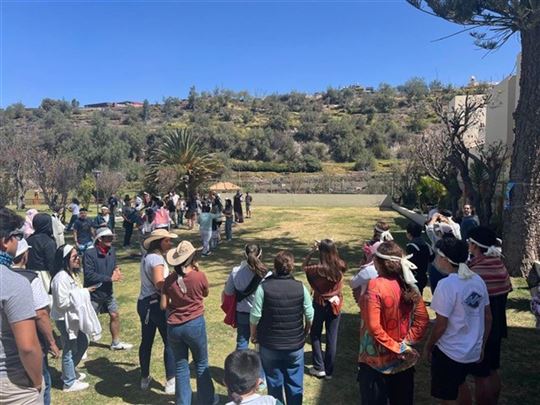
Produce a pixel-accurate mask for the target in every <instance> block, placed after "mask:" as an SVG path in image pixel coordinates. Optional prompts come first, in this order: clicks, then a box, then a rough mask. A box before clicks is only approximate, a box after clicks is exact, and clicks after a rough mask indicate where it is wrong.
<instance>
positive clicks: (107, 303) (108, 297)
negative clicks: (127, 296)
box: [83, 227, 133, 350]
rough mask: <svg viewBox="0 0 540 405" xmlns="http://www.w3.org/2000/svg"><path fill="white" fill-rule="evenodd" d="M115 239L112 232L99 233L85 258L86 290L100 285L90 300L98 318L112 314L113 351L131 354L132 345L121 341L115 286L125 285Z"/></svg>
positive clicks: (105, 230) (100, 230)
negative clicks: (117, 284)
mask: <svg viewBox="0 0 540 405" xmlns="http://www.w3.org/2000/svg"><path fill="white" fill-rule="evenodd" d="M113 238H114V236H113V233H112V231H111V230H110V229H109V228H107V227H105V228H100V229H98V231H97V234H96V238H95V241H94V248H93V249H88V250H87V251H86V252H85V253H84V257H83V268H84V286H85V287H93V286H95V285H99V287H97V288H96V289H95V291H92V292H91V294H90V299H91V301H92V306H93V307H94V310H95V311H96V313H97V314H103V313H108V314H109V317H110V323H109V328H110V331H111V337H112V343H111V350H129V349H131V348H132V347H133V345H132V344H130V343H124V342H122V341H120V314H119V311H118V303H117V302H116V298H115V297H114V295H113V283H117V282H119V281H122V272H121V271H120V267H118V266H117V265H116V250H115V249H114V247H113V246H112V242H113Z"/></svg>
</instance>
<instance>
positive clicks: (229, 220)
mask: <svg viewBox="0 0 540 405" xmlns="http://www.w3.org/2000/svg"><path fill="white" fill-rule="evenodd" d="M223 215H225V237H226V238H227V240H232V225H233V221H234V219H233V206H232V201H231V199H230V198H226V199H225V208H224V209H223Z"/></svg>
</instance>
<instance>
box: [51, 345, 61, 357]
mask: <svg viewBox="0 0 540 405" xmlns="http://www.w3.org/2000/svg"><path fill="white" fill-rule="evenodd" d="M49 353H50V354H51V356H52V358H53V359H57V358H59V357H60V349H59V348H58V346H56V343H53V344H51V346H50V347H49Z"/></svg>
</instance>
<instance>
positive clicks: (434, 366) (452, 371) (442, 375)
mask: <svg viewBox="0 0 540 405" xmlns="http://www.w3.org/2000/svg"><path fill="white" fill-rule="evenodd" d="M474 365H475V363H458V362H457V361H454V360H452V359H451V358H450V357H448V356H447V355H446V354H444V353H443V352H442V351H441V350H440V349H439V348H438V347H437V346H435V348H434V349H433V352H432V357H431V396H432V397H434V398H437V399H441V400H443V401H455V400H456V399H457V397H458V392H459V386H460V385H461V384H463V383H464V382H465V380H466V378H467V375H468V374H469V373H470V372H471V369H472V366H474Z"/></svg>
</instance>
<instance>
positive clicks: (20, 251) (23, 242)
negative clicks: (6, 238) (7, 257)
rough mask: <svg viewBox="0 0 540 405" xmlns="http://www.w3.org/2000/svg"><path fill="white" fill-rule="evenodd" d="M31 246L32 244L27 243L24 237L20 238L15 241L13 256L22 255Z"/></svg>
mask: <svg viewBox="0 0 540 405" xmlns="http://www.w3.org/2000/svg"><path fill="white" fill-rule="evenodd" d="M31 247H32V246H29V245H28V242H27V241H26V239H21V240H20V241H19V242H18V243H17V253H15V257H19V256H20V255H22V254H23V253H24V252H26V251H27V250H28V249H30V248H31Z"/></svg>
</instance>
